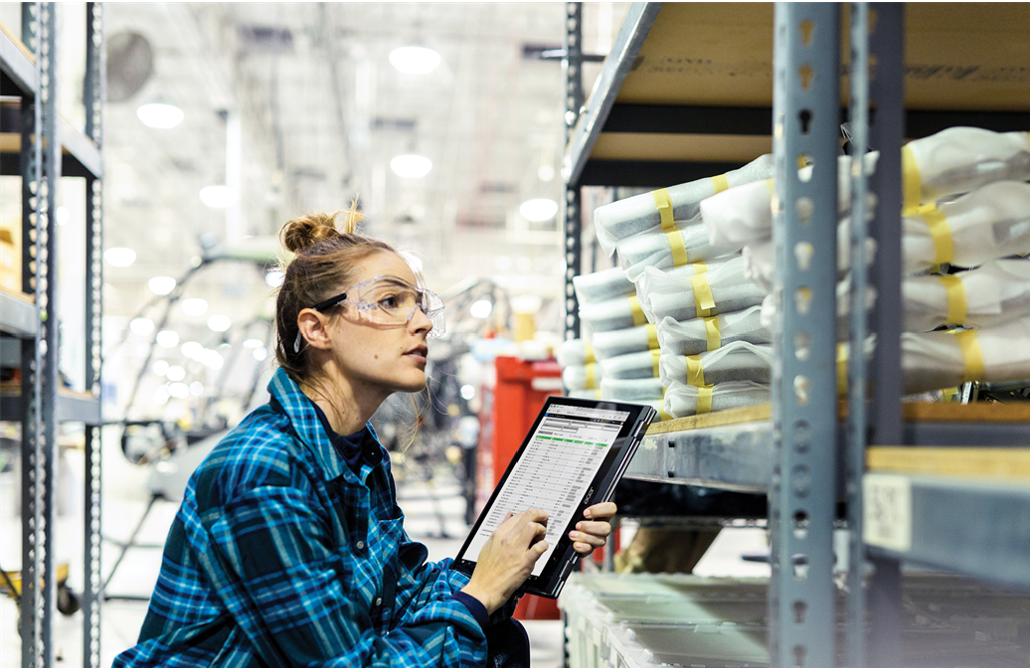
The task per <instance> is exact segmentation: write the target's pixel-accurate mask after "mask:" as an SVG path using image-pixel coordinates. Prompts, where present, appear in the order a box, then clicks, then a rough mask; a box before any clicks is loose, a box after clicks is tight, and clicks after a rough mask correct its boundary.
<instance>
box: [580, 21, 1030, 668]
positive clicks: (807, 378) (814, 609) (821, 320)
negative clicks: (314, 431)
mask: <svg viewBox="0 0 1030 668" xmlns="http://www.w3.org/2000/svg"><path fill="white" fill-rule="evenodd" d="M736 7H737V8H738V9H739V8H740V7H741V6H740V5H737V6H736ZM747 7H748V11H747V12H741V11H736V12H734V11H733V10H732V9H727V7H726V6H719V5H718V4H705V5H701V4H698V3H675V4H673V3H670V4H667V5H664V6H663V5H662V4H661V3H633V4H631V5H630V6H629V7H628V9H627V12H626V15H625V18H624V20H623V24H622V28H621V30H620V33H619V35H618V37H617V38H616V40H615V43H614V46H613V48H612V51H611V54H610V55H609V57H608V59H607V60H606V61H605V64H604V67H603V70H602V72H601V74H600V76H599V80H598V82H597V84H596V85H595V88H594V92H593V93H592V94H591V96H590V98H589V99H588V100H587V101H586V103H585V105H584V106H583V107H582V108H579V107H575V106H571V105H570V106H569V107H568V110H569V112H571V116H570V117H569V118H570V119H574V127H572V128H571V129H570V135H571V136H570V138H569V142H568V145H567V147H566V153H565V156H564V162H563V177H564V178H565V183H566V188H567V192H568V194H567V197H566V201H567V202H573V201H578V199H577V198H578V193H579V189H580V188H581V187H582V186H588V185H601V186H642V187H652V188H656V187H665V186H668V185H670V184H673V183H681V182H684V181H688V180H692V179H696V178H705V177H708V176H711V175H714V174H719V173H722V172H725V171H727V170H728V169H733V168H736V167H739V166H740V165H742V164H743V163H744V162H746V161H747V160H749V159H751V158H754V157H757V155H758V154H759V153H761V152H766V151H768V150H769V148H768V147H769V146H772V147H773V153H774V156H775V159H776V169H777V180H776V181H777V201H778V207H777V208H776V209H775V210H774V219H775V231H774V241H775V243H776V247H777V274H776V294H777V295H778V303H779V306H780V308H779V312H780V314H781V316H780V319H779V322H778V323H777V324H776V326H775V327H774V338H775V340H774V346H775V356H774V359H775V360H776V361H775V364H774V375H773V401H772V403H771V405H766V406H763V407H754V408H750V409H740V410H738V411H725V412H723V413H716V414H710V415H705V416H698V417H693V418H683V419H680V420H673V421H670V422H665V423H660V424H657V425H653V426H652V427H651V429H650V430H649V431H648V435H647V437H646V438H645V441H644V443H643V444H642V446H641V448H640V450H639V451H638V454H637V455H636V457H635V458H634V460H633V462H632V464H631V466H630V469H629V471H628V473H627V475H628V476H630V477H632V478H637V479H644V480H652V481H664V482H681V483H686V484H693V485H699V486H706V487H714V488H720V489H727V490H738V491H752V492H764V493H767V494H769V496H770V518H769V520H770V521H769V526H770V533H771V538H772V548H773V549H772V559H771V561H772V566H773V576H772V578H771V580H770V591H769V600H770V609H769V615H770V616H769V620H770V657H771V659H772V661H773V665H777V666H795V665H797V666H831V665H835V664H836V662H837V661H838V660H842V661H844V665H850V666H862V665H875V666H900V665H901V660H900V651H901V642H900V626H901V625H900V619H901V614H900V596H901V586H900V585H901V582H902V574H901V564H902V563H905V562H908V563H913V564H920V565H926V566H930V567H933V568H936V569H940V570H944V571H948V572H952V573H956V574H959V575H964V576H968V577H973V578H978V579H982V580H984V581H987V582H990V583H994V584H1001V585H1005V586H1008V587H1011V588H1015V589H1019V590H1026V589H1030V489H1028V488H1027V487H1026V485H1025V484H1022V485H1021V484H1018V482H1017V481H1011V480H1010V481H1007V482H1006V481H1003V482H998V481H996V480H968V479H961V478H958V479H956V478H948V477H944V476H942V475H939V474H935V473H933V472H930V473H926V472H921V471H916V470H912V471H906V470H904V467H902V470H900V471H898V470H891V471H889V472H888V471H883V470H878V469H876V468H874V467H871V466H868V465H867V458H868V457H869V455H870V453H873V452H877V451H878V450H877V449H878V448H881V447H882V446H886V445H902V446H927V445H935V446H946V447H948V448H949V449H951V450H952V451H954V452H956V453H957V452H961V451H966V450H967V449H968V448H969V447H971V446H984V445H990V446H995V447H997V448H998V450H997V451H996V452H1001V453H1002V454H1004V453H1005V452H1008V453H1013V452H1021V453H1023V454H1025V453H1026V451H1025V450H1022V449H1019V446H1022V447H1023V448H1025V447H1026V446H1027V444H1028V443H1030V411H1027V410H1023V409H1022V408H1021V407H1015V408H1012V409H1011V410H1010V408H1009V407H1000V408H999V407H993V409H994V410H991V411H989V413H987V414H985V413H984V412H983V411H982V410H979V409H980V408H983V407H982V406H981V407H967V406H956V405H949V406H933V405H929V406H927V405H923V406H920V405H918V404H904V405H903V404H902V403H901V397H900V388H901V382H900V369H901V364H900V343H899V335H900V322H899V320H900V319H899V318H897V317H896V314H897V313H898V312H899V310H900V304H901V296H900V278H901V277H900V269H899V267H900V265H901V263H900V252H901V248H900V245H901V244H900V238H899V233H898V230H900V211H901V192H900V190H901V186H900V184H901V165H900V153H901V151H900V149H901V145H902V143H903V141H904V139H905V138H916V137H922V136H926V135H929V134H932V133H934V132H937V131H939V130H941V129H944V128H946V127H950V126H953V125H962V124H965V125H976V126H979V127H983V128H987V129H992V130H996V131H1013V130H1022V131H1026V130H1028V129H1030V128H1027V127H1025V126H1026V124H1027V122H1026V119H1027V118H1028V115H1027V112H1028V111H1030V87H1028V86H1026V85H1025V84H1018V83H1017V84H1015V85H1011V84H1010V85H1009V87H1008V88H1006V87H1005V84H1004V83H1002V84H998V85H997V86H995V87H993V88H991V89H990V90H989V91H988V93H989V94H986V95H971V94H970V89H969V88H963V86H969V85H972V84H971V83H970V81H968V80H964V79H965V77H960V76H957V75H955V76H944V75H941V76H940V77H939V79H937V80H935V79H934V76H936V74H935V73H937V74H939V72H940V70H941V69H942V68H940V67H938V68H936V69H932V68H929V67H927V66H924V65H923V61H922V60H915V61H914V64H915V66H914V67H913V68H912V70H913V72H915V75H913V76H914V78H913V77H910V78H908V79H906V76H905V64H906V62H908V61H906V55H907V54H906V48H911V49H912V57H913V58H923V59H926V58H927V54H933V53H934V49H937V50H938V51H939V50H940V49H942V48H946V47H943V46H941V45H939V44H937V43H936V42H937V41H940V37H941V35H943V34H948V33H950V34H951V35H958V36H960V37H961V36H963V33H964V32H965V31H970V30H973V29H974V28H973V27H974V26H977V25H978V24H979V20H980V19H981V18H983V15H984V14H986V15H987V17H986V19H987V25H988V26H990V27H999V26H1001V27H1003V28H1004V30H1002V32H1005V33H1006V34H1008V35H1010V36H1011V35H1019V34H1025V32H1026V29H1028V28H1030V9H1027V7H1026V6H1025V5H1023V6H1019V5H1015V6H1013V5H1007V6H1004V5H989V6H984V5H976V4H973V3H966V4H964V5H963V4H958V5H956V4H950V5H947V6H945V5H934V4H932V3H930V4H922V3H913V4H910V5H905V4H901V3H883V4H879V3H875V4H851V5H838V4H833V3H779V4H777V5H776V6H775V8H773V7H770V6H769V5H748V6H747ZM842 13H843V14H844V16H846V17H848V20H847V28H846V29H847V30H848V31H849V33H850V52H849V53H847V54H846V55H847V56H848V61H849V62H852V63H863V62H866V63H875V65H874V66H872V67H870V68H869V69H866V68H854V67H851V68H850V75H851V76H850V80H849V81H850V90H849V91H848V90H846V91H845V92H848V93H849V95H848V96H847V97H849V98H850V110H847V111H842V110H841V107H840V99H841V91H840V86H841V79H840V77H838V76H837V75H836V74H837V72H838V71H840V70H839V63H840V60H841V54H842V48H841V47H842V43H847V42H844V38H843V37H842V35H841V29H840V26H841V24H842ZM571 15H572V10H570V16H571ZM910 15H911V16H910ZM906 20H907V21H908V25H909V28H906ZM713 26H714V27H713ZM720 28H721V29H722V30H721V31H720ZM978 29H979V30H980V31H981V32H980V33H979V34H980V36H981V37H982V36H983V34H984V32H983V31H984V30H989V29H990V28H986V29H985V28H983V27H980V28H978ZM920 30H921V31H922V32H920ZM723 33H724V34H723ZM711 35H719V36H720V37H719V38H718V39H712V40H705V41H704V42H703V43H705V44H706V47H705V48H706V49H707V48H713V49H714V50H715V51H716V52H718V49H719V48H722V49H730V50H733V49H738V50H742V51H744V52H746V55H745V56H743V57H742V60H745V61H746V60H747V58H748V57H751V58H752V59H753V60H752V61H748V62H746V63H745V65H749V66H750V67H743V68H741V71H737V72H735V73H734V74H735V75H736V76H735V77H733V78H726V74H725V72H724V71H723V70H720V69H719V65H720V63H719V62H714V61H712V60H709V61H708V62H699V61H694V62H690V61H689V59H688V60H687V62H684V58H685V57H686V56H685V54H684V53H683V52H686V51H688V50H683V52H681V53H676V50H675V47H673V48H670V46H669V45H670V44H672V45H675V44H676V42H677V40H678V41H679V42H680V43H691V40H697V41H700V40H701V38H702V37H703V36H704V37H707V36H711ZM773 37H774V39H772V38H773ZM992 39H993V37H992ZM999 39H1000V38H999ZM1018 40H1020V41H1018V42H1017V43H1009V42H1006V43H1005V45H1004V46H998V45H997V44H994V43H991V42H986V41H985V40H979V41H978V40H967V41H968V42H969V44H970V45H971V46H970V48H972V49H979V50H980V52H981V53H988V54H990V53H991V52H992V49H995V50H996V51H997V53H998V54H1002V55H999V56H998V58H997V59H996V60H994V61H992V63H991V64H992V65H994V66H997V67H998V68H1002V67H1005V66H1006V65H1009V66H1012V67H1016V68H1019V67H1024V68H1025V63H1026V62H1027V61H1028V60H1030V46H1028V45H1027V43H1026V42H1025V39H1023V38H1018ZM713 44H714V45H713ZM1020 44H1021V45H1022V46H1020ZM663 49H664V50H663ZM699 51H703V50H701V49H692V50H689V54H690V55H695V54H697V53H698V52H699ZM763 51H764V53H765V56H764V57H765V59H766V62H762V61H761V60H760V57H761V54H762V52H763ZM770 54H771V55H772V60H771V62H768V58H769V55H770ZM1004 54H1007V56H1006V55H1004ZM1020 54H1022V56H1020ZM1006 57H1007V58H1009V59H1010V60H1012V62H1007V61H1005V58H1006ZM943 60H944V61H945V62H947V61H946V59H943ZM927 62H931V63H932V62H933V61H932V60H927ZM910 64H912V63H910ZM972 65H973V64H971V66H970V68H969V71H970V72H971V71H975V69H974V68H973V67H972ZM691 71H694V72H695V73H697V72H702V73H703V74H705V75H706V77H702V76H695V77H694V78H690V76H689V73H690V72H691ZM944 71H947V70H946V69H945V70H944ZM683 72H687V73H688V74H687V75H685V76H684V75H683V74H682V73H683ZM967 73H968V72H967ZM763 75H764V78H763ZM720 76H722V77H723V78H722V79H720ZM713 82H714V84H713ZM987 85H989V86H990V85H991V84H987ZM1020 85H1021V86H1023V87H1022V88H1019V86H1020ZM720 86H724V87H725V89H726V90H725V91H720V90H716V89H718V88H719V87H720ZM1013 90H1015V91H1016V92H1015V94H1013ZM713 91H715V92H714V93H713ZM770 93H771V94H770ZM720 95H721V96H720ZM873 109H875V112H874V113H870V110H873ZM843 120H849V122H850V124H851V134H852V142H853V144H854V147H855V150H856V152H858V153H859V154H860V153H861V152H864V151H865V150H866V149H867V148H870V147H871V148H873V149H877V150H879V151H880V159H879V162H878V165H877V171H876V174H875V175H872V176H870V177H866V176H865V175H864V174H863V173H862V172H861V170H859V171H858V172H857V173H856V172H855V170H852V176H851V179H852V192H853V199H852V203H851V212H850V213H851V218H852V220H859V221H865V220H867V219H866V217H865V216H864V215H863V214H864V211H863V209H864V207H865V206H866V204H865V202H866V199H865V194H866V193H870V192H871V193H875V194H876V200H875V204H874V205H873V207H874V208H873V210H872V211H870V212H869V213H870V214H871V217H870V219H869V222H868V224H867V225H866V224H863V225H856V229H854V230H853V235H854V237H855V238H856V239H858V238H862V237H864V236H865V234H866V233H868V234H869V235H871V236H873V237H874V238H875V239H876V242H877V256H876V258H875V263H873V264H872V265H871V266H870V267H869V268H868V270H867V271H857V272H854V273H853V282H852V290H853V291H855V292H856V295H857V294H860V293H861V292H862V291H863V290H864V289H865V286H866V285H868V286H872V287H875V288H876V290H877V293H878V297H877V306H876V309H875V310H874V311H873V312H871V314H870V316H869V321H868V322H866V321H865V320H864V319H861V318H863V317H864V313H862V312H861V311H860V310H856V311H857V312H856V313H855V315H854V318H855V319H854V320H853V322H852V326H851V330H852V339H853V340H852V341H851V345H852V350H855V349H860V346H859V342H861V341H864V339H865V335H866V334H867V333H876V335H877V342H878V343H877V350H876V355H875V357H874V358H873V359H871V360H870V361H868V362H866V361H865V360H864V359H863V358H862V356H861V355H857V356H851V358H850V360H849V373H848V375H849V388H850V391H849V396H850V397H851V400H850V402H849V404H848V406H846V407H844V406H839V405H838V402H837V401H836V391H835V389H834V388H835V387H836V378H835V367H836V365H835V355H834V349H835V344H836V341H835V339H834V338H833V333H832V331H829V330H830V329H832V328H830V327H827V326H826V323H830V322H833V321H834V317H835V316H834V314H835V295H834V290H833V286H834V285H835V282H836V278H835V277H836V267H835V262H834V261H833V259H834V258H836V238H835V234H834V230H835V227H836V223H837V212H836V210H837V204H836V182H837V174H836V171H837V160H836V156H837V154H838V152H839V137H840V132H839V127H838V124H839V123H840V122H841V121H843ZM570 125H571V123H570ZM763 142H765V144H764V146H765V148H764V149H763ZM629 144H635V145H636V147H635V149H627V146H628V145H629ZM695 147H699V148H695ZM741 147H744V148H743V149H742V148H741ZM742 151H743V152H744V153H745V154H746V153H747V151H751V153H750V154H747V155H742V154H741V153H742ZM801 155H804V156H805V157H806V158H807V159H809V160H810V161H812V162H814V164H815V165H816V167H815V168H814V173H813V176H812V179H811V180H810V181H808V182H800V181H799V180H798V178H797V170H796V169H795V165H796V164H797V158H798V157H799V156H801ZM823 165H825V167H821V166H823ZM802 197H807V198H809V199H810V200H811V201H812V204H813V207H812V209H813V213H812V214H811V219H810V220H808V221H807V222H806V221H802V220H800V218H799V209H798V207H797V206H796V202H797V200H798V199H799V198H802ZM579 215H580V214H579V212H578V209H572V208H571V207H570V208H569V209H567V210H566V235H567V239H569V241H568V242H567V246H566V250H567V251H568V250H569V249H571V248H573V245H572V243H571V237H572V235H574V234H578V233H579V230H580V229H581V228H580V222H579V220H580V219H579ZM572 216H575V219H574V220H572ZM865 228H867V229H865ZM799 243H810V244H812V246H813V248H814V249H815V252H814V253H813V254H812V260H811V263H810V264H809V265H808V266H807V268H803V267H799V266H798V263H797V262H796V261H795V259H794V258H795V254H794V248H795V247H796V245H797V244H799ZM851 248H852V249H853V250H852V252H853V257H852V261H851V266H852V267H866V264H865V261H864V258H862V257H861V256H857V257H856V256H855V255H854V254H857V253H862V252H864V244H862V243H855V242H854V241H853V242H852V243H851ZM575 260H576V261H577V262H578V258H575ZM569 266H570V267H572V266H574V265H573V264H572V262H570V263H569ZM575 266H576V267H578V264H577V265H575ZM799 289H807V290H810V291H811V301H810V306H808V308H807V310H805V309H803V308H801V309H799V305H798V300H797V299H796V298H795V295H796V294H797V291H798V290H799ZM856 295H853V296H852V300H855V299H856ZM566 297H567V309H568V311H569V312H572V311H573V310H574V309H575V307H576V304H575V295H574V293H571V292H568V293H567V295H566ZM784 313H786V314H787V315H786V317H784V316H783V315H782V314H784ZM571 323H572V319H571V318H570V319H569V320H568V321H567V327H566V337H567V338H568V337H571V336H575V335H576V334H577V333H578V331H574V330H572V329H571V327H570V326H569V325H570V324H571ZM799 348H802V351H801V352H800V353H799V352H798V349H799ZM867 388H869V390H870V391H869V392H868V393H867V391H866V390H867ZM865 396H869V397H870V400H869V401H868V402H864V401H859V400H857V398H858V397H865ZM937 408H947V413H948V414H947V415H943V414H941V411H939V410H936V409H937ZM989 408H990V407H989ZM845 409H846V412H847V417H843V416H842V414H843V413H844V411H845ZM923 452H929V450H924V451H923ZM985 456H990V455H989V454H988V455H985ZM842 499H843V500H844V501H845V502H846V508H847V520H848V525H849V528H850V529H851V534H850V536H851V542H850V545H849V557H850V558H849V561H848V563H849V564H852V565H855V564H862V563H863V562H864V563H866V564H869V565H871V566H872V569H871V571H872V576H871V577H870V578H869V580H868V582H867V586H866V587H865V588H863V587H862V586H861V583H862V578H863V571H864V569H862V568H859V567H854V566H853V567H852V568H851V569H850V570H849V572H848V574H847V576H848V585H849V586H848V588H847V589H848V594H847V598H846V600H845V607H846V613H847V614H846V616H845V619H846V620H847V621H846V626H845V632H844V634H843V638H844V647H840V648H838V647H835V644H836V643H835V634H834V627H833V624H834V622H833V620H834V606H835V605H836V604H835V601H834V596H835V585H834V583H833V581H832V572H831V571H832V546H831V532H832V524H833V521H834V519H835V517H836V505H837V501H838V500H842ZM867 619H868V620H869V627H868V631H867V630H866V628H867V627H866V626H865V624H866V620H867Z"/></svg>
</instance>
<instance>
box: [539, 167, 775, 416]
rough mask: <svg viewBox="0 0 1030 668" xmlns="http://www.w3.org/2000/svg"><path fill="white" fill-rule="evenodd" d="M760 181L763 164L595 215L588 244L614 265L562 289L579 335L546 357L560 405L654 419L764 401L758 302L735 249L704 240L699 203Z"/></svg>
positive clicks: (767, 356)
mask: <svg viewBox="0 0 1030 668" xmlns="http://www.w3.org/2000/svg"><path fill="white" fill-rule="evenodd" d="M772 174H773V161H772V156H769V155H764V156H761V157H760V158H758V159H756V160H754V161H753V162H751V163H749V164H747V165H745V166H744V167H742V168H740V169H738V170H734V171H732V172H728V173H726V174H722V175H719V176H715V177H712V178H705V179H698V180H696V181H692V182H690V183H685V184H681V185H678V186H672V187H670V188H663V189H660V190H656V191H653V192H649V193H645V194H642V195H636V196H634V197H629V198H627V199H623V200H619V201H616V202H612V203H611V204H607V205H605V206H601V207H598V208H597V210H596V211H595V212H594V227H595V230H596V232H597V239H598V243H599V245H600V246H601V248H602V249H603V250H604V252H605V253H607V254H609V255H611V254H612V253H613V252H617V253H618V261H619V266H617V267H613V268H612V269H607V270H604V271H600V272H596V273H593V274H586V275H583V276H577V277H575V278H574V279H573V283H574V285H575V289H576V295H577V297H578V299H579V304H580V310H579V315H580V318H581V321H582V323H583V325H584V329H585V331H586V334H585V336H584V337H583V338H582V339H576V340H573V341H568V342H565V343H564V344H563V345H562V346H561V347H560V348H559V350H558V362H559V364H560V365H562V367H563V368H564V373H563V378H564V381H565V384H566V387H567V389H568V390H569V391H570V394H571V396H591V397H593V396H597V397H600V398H604V399H612V400H619V401H629V402H637V403H651V404H653V405H655V406H656V407H660V408H661V409H662V410H661V414H662V417H663V418H667V417H684V416H688V415H696V414H700V413H707V412H710V411H716V410H722V409H726V408H734V407H739V406H747V405H753V404H757V403H762V402H765V401H768V400H769V367H770V361H771V351H770V346H769V344H770V341H771V338H770V332H769V329H768V327H766V326H764V325H763V324H762V323H761V313H760V311H761V307H760V305H761V302H762V299H763V298H764V297H765V291H764V290H763V289H762V288H761V286H760V285H759V284H757V283H756V282H754V281H753V280H751V279H750V278H749V277H748V276H746V274H745V263H744V260H743V257H742V255H741V250H740V247H739V246H738V247H733V245H732V244H724V243H713V242H712V241H711V240H710V239H709V235H708V232H707V230H706V227H705V224H704V221H703V220H702V218H703V216H702V211H701V204H702V202H703V201H704V200H705V199H706V198H709V197H711V196H712V195H715V194H716V193H719V192H722V191H725V190H727V189H730V188H733V187H734V186H740V185H744V184H749V183H753V182H759V183H761V182H762V181H763V180H765V179H768V178H770V177H771V176H772Z"/></svg>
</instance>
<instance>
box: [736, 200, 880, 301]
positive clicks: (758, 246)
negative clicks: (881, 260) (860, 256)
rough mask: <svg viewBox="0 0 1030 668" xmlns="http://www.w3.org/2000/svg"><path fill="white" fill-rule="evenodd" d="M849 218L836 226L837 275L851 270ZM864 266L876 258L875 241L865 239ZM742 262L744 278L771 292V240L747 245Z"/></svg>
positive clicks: (773, 255) (773, 264) (773, 261)
mask: <svg viewBox="0 0 1030 668" xmlns="http://www.w3.org/2000/svg"><path fill="white" fill-rule="evenodd" d="M849 221H850V218H845V219H844V220H842V221H841V222H840V223H839V224H838V225H837V273H838V274H840V273H841V272H845V271H847V270H848V269H849V268H851V227H850V226H849V225H848V223H849ZM865 242H866V246H865V256H866V264H867V265H868V264H872V262H873V260H874V259H875V257H876V240H875V239H873V238H872V237H866V240H865ZM741 257H742V258H743V261H744V277H745V278H747V279H748V280H749V281H753V282H754V283H756V284H758V285H760V286H761V287H762V289H763V290H764V291H765V292H767V293H768V292H772V286H773V272H774V271H775V269H776V249H775V246H774V245H773V241H772V239H766V240H765V241H756V242H754V243H749V244H748V245H747V246H744V248H743V249H742V250H741Z"/></svg>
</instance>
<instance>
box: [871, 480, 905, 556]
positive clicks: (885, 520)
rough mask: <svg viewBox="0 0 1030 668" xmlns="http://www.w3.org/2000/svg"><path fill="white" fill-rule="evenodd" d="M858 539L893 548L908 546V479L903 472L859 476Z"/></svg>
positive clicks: (901, 550)
mask: <svg viewBox="0 0 1030 668" xmlns="http://www.w3.org/2000/svg"><path fill="white" fill-rule="evenodd" d="M862 495H863V499H862V539H863V540H864V541H865V542H866V543H867V544H868V545H875V546H876V547H882V548H884V549H887V550H894V551H895V552H908V551H909V550H910V549H911V548H912V483H911V482H910V481H909V479H908V478H907V477H905V476H899V475H886V474H881V473H867V474H866V475H865V476H863V477H862Z"/></svg>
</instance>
